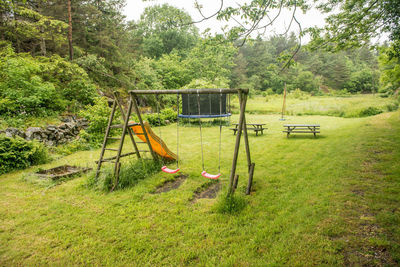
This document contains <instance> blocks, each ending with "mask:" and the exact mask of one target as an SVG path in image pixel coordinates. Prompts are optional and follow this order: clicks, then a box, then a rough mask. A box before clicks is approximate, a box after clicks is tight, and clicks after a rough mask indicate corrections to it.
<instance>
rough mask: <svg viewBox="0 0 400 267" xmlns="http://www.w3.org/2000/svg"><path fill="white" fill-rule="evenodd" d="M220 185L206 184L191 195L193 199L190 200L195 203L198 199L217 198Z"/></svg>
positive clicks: (217, 183)
mask: <svg viewBox="0 0 400 267" xmlns="http://www.w3.org/2000/svg"><path fill="white" fill-rule="evenodd" d="M221 187H222V186H221V183H219V182H216V183H214V182H213V183H207V184H205V185H203V186H201V187H199V188H197V189H196V191H195V192H194V194H193V198H192V199H191V201H192V202H196V201H197V199H200V198H209V199H213V198H216V197H217V194H218V192H219V190H221Z"/></svg>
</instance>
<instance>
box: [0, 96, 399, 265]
mask: <svg viewBox="0 0 400 267" xmlns="http://www.w3.org/2000/svg"><path fill="white" fill-rule="evenodd" d="M267 103H268V102H267ZM257 105H258V102H257V101H254V102H252V101H251V102H250V103H249V109H250V110H252V109H253V107H255V106H257ZM289 106H290V104H289V103H288V107H289ZM254 110H255V108H254ZM279 117H280V116H279V115H278V114H276V115H263V114H249V115H248V117H247V121H248V123H266V124H267V127H268V130H267V131H265V133H264V135H262V136H258V137H256V136H255V134H254V133H250V136H249V141H250V146H251V147H250V149H251V156H252V160H253V161H254V162H255V163H256V167H255V173H254V192H252V194H251V196H245V195H244V190H245V187H246V184H247V180H246V178H247V177H246V174H247V166H246V158H245V151H244V147H243V146H242V147H241V150H240V156H239V165H238V168H237V171H238V174H239V186H238V189H237V192H236V195H237V196H239V197H240V198H242V199H244V200H245V201H246V203H247V205H246V207H245V208H244V209H243V210H242V211H241V212H240V213H236V214H220V213H218V212H216V206H217V203H218V201H220V200H221V199H222V198H223V197H224V196H225V190H226V188H227V183H228V181H227V179H228V176H229V170H230V166H231V161H232V154H233V148H234V141H235V138H234V136H233V134H232V132H231V131H230V130H228V127H225V128H224V129H223V137H222V139H223V147H222V152H223V157H222V160H221V162H222V166H221V172H222V174H223V176H222V181H221V184H222V190H221V191H220V193H219V194H218V196H217V198H216V199H199V200H198V201H196V202H193V201H191V199H192V197H193V194H194V192H195V191H196V190H197V189H198V188H199V187H201V186H202V185H204V184H205V183H207V182H208V181H206V180H205V178H203V177H201V175H200V172H201V154H200V145H199V140H200V136H199V129H198V128H196V127H181V128H180V157H181V158H182V161H181V164H180V168H181V170H182V172H183V173H185V174H187V175H188V178H187V179H186V180H185V181H184V182H183V183H182V184H181V186H180V187H179V188H177V189H174V190H171V191H169V192H166V193H161V194H153V193H152V192H154V191H155V189H156V188H157V186H159V185H161V184H162V183H163V182H164V181H165V180H167V179H169V178H170V176H169V175H168V174H165V173H162V172H159V173H157V174H155V175H153V176H151V177H148V178H146V179H144V180H141V181H139V182H138V183H137V184H136V185H135V186H134V187H131V188H129V189H125V190H119V191H115V192H113V193H104V192H99V191H94V190H93V189H89V188H87V187H86V184H87V180H88V176H90V175H91V174H87V175H83V176H81V177H76V178H74V179H72V180H69V181H66V182H64V183H61V184H59V185H57V186H53V187H46V186H43V185H40V184H36V183H32V182H29V181H31V179H28V180H29V181H26V180H27V179H24V177H27V175H28V174H29V173H32V172H33V171H35V170H37V169H38V167H33V168H30V169H26V170H24V171H17V172H12V173H9V174H6V175H2V176H0V184H1V185H0V222H1V223H0V265H6V266H9V265H66V264H68V265H77V264H82V265H83V264H87V265H112V266H121V265H151V266H154V265H207V266H215V265H218V266H221V265H222V266H231V265H236V266H249V265H255V266H265V265H288V266H294V265H299V266H310V265H329V266H330V265H396V264H399V263H400V227H399V226H400V225H399V224H400V209H399V201H400V164H399V162H400V112H399V111H397V112H390V113H382V114H379V115H376V116H372V117H365V118H340V117H332V116H320V115H314V116H306V115H305V116H288V117H287V120H286V121H279ZM232 120H233V121H236V120H237V115H235V116H234V117H233V118H232ZM285 123H319V124H320V125H321V134H320V135H318V138H314V137H313V136H312V135H311V134H306V135H293V136H291V137H290V138H289V139H288V138H286V135H285V134H284V133H282V130H283V127H282V124H285ZM154 130H155V132H156V133H158V131H159V128H155V129H154ZM175 133H176V125H169V126H165V127H162V137H163V139H164V140H165V141H166V143H167V144H168V146H169V147H170V148H171V150H173V151H175V150H176V137H175ZM218 136H219V129H218V127H205V128H203V140H204V145H205V158H206V162H205V165H206V170H207V171H208V172H209V173H216V172H217V171H218V165H217V163H218ZM127 139H129V138H127ZM128 141H129V140H127V142H128ZM115 146H116V144H115ZM125 149H126V150H128V149H130V148H129V143H127V145H126V146H125ZM98 156H99V150H96V151H83V152H77V153H74V154H72V155H69V156H66V157H60V158H58V159H57V160H55V161H53V162H52V163H50V164H47V165H43V166H40V168H48V167H49V168H50V167H55V166H58V165H61V164H71V165H72V164H73V165H78V166H83V167H86V166H89V167H94V160H97V159H98ZM128 160H129V159H128ZM131 160H134V158H132V159H131ZM171 167H173V165H172V166H171ZM29 177H30V176H29Z"/></svg>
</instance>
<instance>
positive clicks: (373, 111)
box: [359, 107, 383, 117]
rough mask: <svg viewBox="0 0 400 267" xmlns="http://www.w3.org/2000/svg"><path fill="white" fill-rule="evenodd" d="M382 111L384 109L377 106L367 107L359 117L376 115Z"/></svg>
mask: <svg viewBox="0 0 400 267" xmlns="http://www.w3.org/2000/svg"><path fill="white" fill-rule="evenodd" d="M382 112H383V111H382V110H381V109H379V108H377V107H367V108H364V109H362V110H361V111H360V113H359V117H368V116H374V115H377V114H380V113H382Z"/></svg>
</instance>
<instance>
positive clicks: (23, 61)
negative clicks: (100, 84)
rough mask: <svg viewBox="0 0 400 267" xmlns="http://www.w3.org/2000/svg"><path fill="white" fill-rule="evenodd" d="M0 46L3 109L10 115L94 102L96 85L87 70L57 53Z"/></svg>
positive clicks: (41, 111) (46, 112) (0, 107)
mask: <svg viewBox="0 0 400 267" xmlns="http://www.w3.org/2000/svg"><path fill="white" fill-rule="evenodd" d="M1 46H2V47H1V48H0V50H1V51H0V58H1V61H0V77H1V80H0V96H1V97H2V100H1V102H0V111H1V112H2V113H3V112H4V113H7V114H8V116H16V115H36V116H37V115H41V116H43V115H46V114H49V113H51V112H60V111H64V110H65V109H66V107H68V106H71V105H78V106H79V105H85V104H88V103H92V101H93V97H94V95H95V88H94V86H93V84H92V83H91V82H90V80H89V79H88V77H87V75H86V73H85V71H84V70H82V69H81V68H79V67H78V66H77V65H76V64H73V63H70V62H68V61H66V60H64V59H62V58H61V57H59V56H57V55H54V56H52V57H50V58H46V57H32V56H31V55H29V54H22V53H20V54H16V53H14V51H13V50H12V49H11V47H10V46H9V45H8V44H6V43H2V44H1Z"/></svg>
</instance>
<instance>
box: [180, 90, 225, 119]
mask: <svg viewBox="0 0 400 267" xmlns="http://www.w3.org/2000/svg"><path fill="white" fill-rule="evenodd" d="M227 100H228V101H227ZM227 102H230V101H229V98H228V97H227V94H200V95H196V94H183V95H182V113H181V114H179V115H178V117H179V118H186V119H200V118H221V117H229V116H231V115H232V114H231V113H230V112H229V110H228V108H227V107H228V106H229V103H227ZM227 104H228V105H227ZM199 105H200V108H199ZM199 111H200V114H199Z"/></svg>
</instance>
